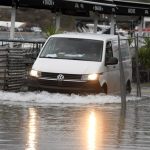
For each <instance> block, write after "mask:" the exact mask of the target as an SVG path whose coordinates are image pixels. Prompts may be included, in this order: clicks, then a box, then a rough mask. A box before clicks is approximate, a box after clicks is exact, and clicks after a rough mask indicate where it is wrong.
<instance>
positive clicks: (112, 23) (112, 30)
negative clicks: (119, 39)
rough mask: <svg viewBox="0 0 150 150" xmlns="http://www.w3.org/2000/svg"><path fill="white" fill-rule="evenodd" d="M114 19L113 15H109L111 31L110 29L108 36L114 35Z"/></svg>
mask: <svg viewBox="0 0 150 150" xmlns="http://www.w3.org/2000/svg"><path fill="white" fill-rule="evenodd" d="M115 24H116V23H115V17H114V15H111V29H110V34H112V35H114V34H115Z"/></svg>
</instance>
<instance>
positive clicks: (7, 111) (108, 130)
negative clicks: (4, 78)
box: [0, 92, 150, 150]
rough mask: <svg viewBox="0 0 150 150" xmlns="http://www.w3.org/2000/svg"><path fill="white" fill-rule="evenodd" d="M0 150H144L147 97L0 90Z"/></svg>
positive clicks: (149, 126)
mask: <svg viewBox="0 0 150 150" xmlns="http://www.w3.org/2000/svg"><path fill="white" fill-rule="evenodd" d="M0 97H1V98H0V150H135V149H136V150H149V149H150V99H149V98H143V99H139V98H136V97H128V103H127V111H126V113H125V114H124V113H121V112H122V111H121V107H120V98H119V97H115V96H103V95H93V96H77V95H61V94H49V93H46V92H44V93H6V92H0Z"/></svg>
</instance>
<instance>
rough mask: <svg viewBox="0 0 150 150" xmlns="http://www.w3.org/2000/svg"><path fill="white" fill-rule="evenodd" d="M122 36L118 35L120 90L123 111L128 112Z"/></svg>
mask: <svg viewBox="0 0 150 150" xmlns="http://www.w3.org/2000/svg"><path fill="white" fill-rule="evenodd" d="M120 42H121V41H120V36H119V35H118V50H119V67H120V90H121V106H122V110H124V111H125V110H126V86H125V76H124V67H123V63H122V55H121V44H120Z"/></svg>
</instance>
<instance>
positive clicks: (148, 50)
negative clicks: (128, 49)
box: [138, 37, 150, 69]
mask: <svg viewBox="0 0 150 150" xmlns="http://www.w3.org/2000/svg"><path fill="white" fill-rule="evenodd" d="M138 56H139V62H140V64H141V65H142V66H143V67H144V68H145V69H150V37H146V38H144V46H143V47H141V48H140V49H139V54H138Z"/></svg>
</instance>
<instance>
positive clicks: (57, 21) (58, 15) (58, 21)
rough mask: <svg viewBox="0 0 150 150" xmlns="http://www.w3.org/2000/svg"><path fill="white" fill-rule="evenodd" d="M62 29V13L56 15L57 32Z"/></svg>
mask: <svg viewBox="0 0 150 150" xmlns="http://www.w3.org/2000/svg"><path fill="white" fill-rule="evenodd" d="M59 29H60V13H59V12H57V13H56V31H58V30H59Z"/></svg>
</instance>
